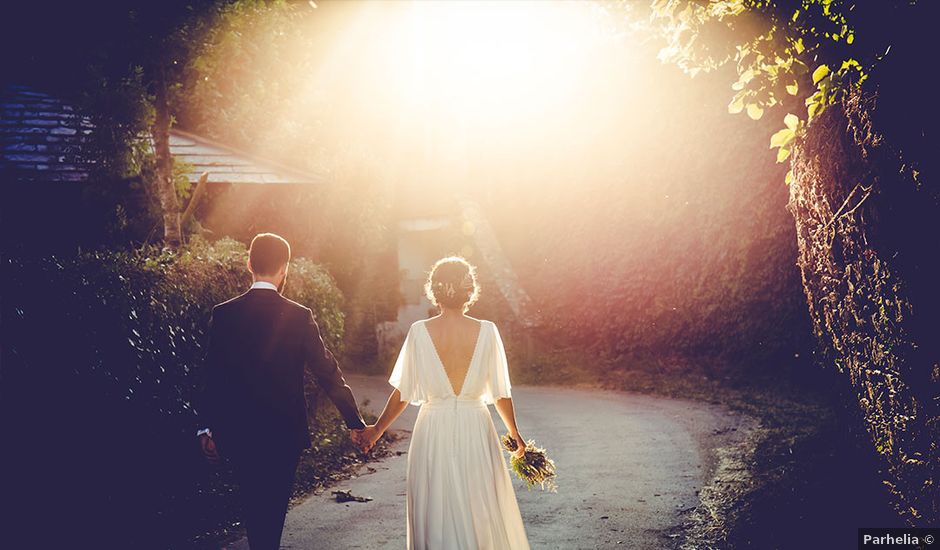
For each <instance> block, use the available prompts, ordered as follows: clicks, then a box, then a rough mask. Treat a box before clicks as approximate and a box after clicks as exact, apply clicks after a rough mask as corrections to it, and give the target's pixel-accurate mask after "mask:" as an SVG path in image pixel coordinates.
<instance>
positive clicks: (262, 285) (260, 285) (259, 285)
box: [251, 281, 277, 291]
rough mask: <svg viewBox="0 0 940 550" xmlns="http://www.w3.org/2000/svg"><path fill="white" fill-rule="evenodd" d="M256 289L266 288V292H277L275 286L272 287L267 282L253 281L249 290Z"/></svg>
mask: <svg viewBox="0 0 940 550" xmlns="http://www.w3.org/2000/svg"><path fill="white" fill-rule="evenodd" d="M256 288H266V289H268V290H275V291H276V290H277V287H276V286H274V285H272V284H271V283H269V282H267V281H255V282H254V283H252V285H251V289H252V290H254V289H256Z"/></svg>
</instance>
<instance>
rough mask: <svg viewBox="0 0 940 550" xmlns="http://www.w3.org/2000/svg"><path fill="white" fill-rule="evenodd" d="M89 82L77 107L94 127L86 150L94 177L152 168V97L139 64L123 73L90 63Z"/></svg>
mask: <svg viewBox="0 0 940 550" xmlns="http://www.w3.org/2000/svg"><path fill="white" fill-rule="evenodd" d="M88 72H89V74H88V78H89V84H88V85H87V86H86V87H85V88H84V90H83V91H82V92H81V94H80V95H79V97H78V107H79V108H80V110H81V111H82V112H83V113H84V114H86V115H87V116H88V117H89V118H90V120H91V123H92V125H93V126H94V128H95V131H92V132H91V133H89V134H88V141H87V145H86V146H87V150H85V151H86V154H87V155H88V156H89V157H91V158H93V159H95V163H94V170H95V176H96V179H102V180H114V179H121V180H124V179H129V178H135V177H140V176H142V175H146V174H148V173H150V172H151V171H152V169H153V148H152V147H151V143H150V139H149V132H150V127H151V125H152V123H153V118H154V108H153V99H152V97H151V96H150V94H149V93H148V92H147V80H146V78H145V75H144V71H143V69H142V68H141V67H140V66H139V65H135V66H133V67H131V68H130V69H129V70H127V71H126V72H124V73H118V74H112V73H108V72H107V71H106V70H104V69H103V68H102V67H100V66H97V65H94V64H92V65H91V66H89V67H88Z"/></svg>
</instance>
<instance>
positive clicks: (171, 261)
mask: <svg viewBox="0 0 940 550" xmlns="http://www.w3.org/2000/svg"><path fill="white" fill-rule="evenodd" d="M246 256H247V253H246V250H245V246H244V245H242V244H240V243H238V242H236V241H233V240H230V239H222V240H219V241H217V242H215V243H208V242H206V241H203V240H200V239H196V240H194V242H192V243H191V244H190V246H188V247H187V248H186V249H185V250H183V251H181V252H179V253H172V252H161V251H160V250H157V249H154V248H143V249H139V250H130V251H93V252H83V253H79V254H74V255H68V256H66V255H56V256H47V257H24V256H17V257H5V258H4V259H3V281H4V284H3V286H4V290H3V317H2V320H3V331H2V350H3V363H2V365H3V366H2V378H0V380H2V385H0V392H2V393H0V397H2V400H0V402H2V407H3V419H4V424H5V425H6V426H7V427H8V434H9V437H8V438H7V439H6V443H7V444H8V445H9V446H8V447H6V451H7V452H6V453H5V456H4V460H6V461H8V462H9V463H8V464H7V465H6V466H5V467H4V468H3V469H2V471H3V475H4V476H9V478H10V479H9V480H7V481H9V483H5V484H4V487H11V488H12V491H11V493H10V494H11V495H13V496H14V499H15V500H11V502H15V503H16V504H17V505H18V506H19V507H20V509H21V511H22V514H20V515H21V516H22V517H21V518H20V519H19V520H18V521H15V522H11V525H16V526H18V527H20V528H22V530H15V531H14V533H19V534H26V533H29V532H30V531H31V532H32V534H31V535H30V536H32V537H44V538H43V539H42V540H47V541H48V538H49V537H50V536H52V534H53V533H60V534H61V536H63V537H64V539H63V540H68V541H70V542H71V543H74V542H88V541H94V546H95V547H98V548H109V547H124V548H130V547H135V548H178V547H180V545H181V544H182V543H181V542H180V541H190V543H191V541H192V540H193V539H194V538H195V537H196V536H197V535H198V534H199V533H201V532H203V531H204V530H206V529H210V528H212V527H214V525H213V524H215V523H218V522H220V521H225V520H226V518H230V516H231V515H232V514H235V515H236V516H237V510H235V511H234V512H233V511H232V509H233V508H232V505H231V503H230V502H228V501H230V500H233V499H230V498H229V497H228V496H227V495H228V494H229V493H232V492H233V491H234V486H233V485H232V483H231V480H230V479H229V478H228V477H227V475H226V473H225V472H224V471H219V470H213V469H209V468H208V467H207V466H206V465H205V464H204V461H202V460H201V457H200V456H199V452H198V449H197V446H196V445H195V438H194V435H193V431H192V430H193V427H194V426H195V425H196V424H197V423H198V421H197V418H196V412H195V411H194V405H193V399H194V394H195V391H196V388H197V386H198V383H199V379H200V369H201V359H202V355H203V351H204V350H203V345H204V343H205V330H206V326H207V322H208V316H209V312H210V310H211V307H212V305H213V304H215V303H218V302H221V301H224V300H226V299H228V298H231V297H233V296H235V295H237V294H240V293H241V292H244V291H245V290H246V289H247V288H248V286H249V284H250V274H248V273H247V271H246V269H245V263H246V259H247V257H246ZM285 295H287V296H288V297H290V298H292V299H294V300H296V301H298V302H300V303H303V304H305V305H307V306H309V307H311V308H312V309H313V310H314V312H315V314H316V317H317V320H318V322H319V323H320V326H321V330H322V333H323V336H324V340H325V341H326V343H327V345H328V346H329V347H330V348H331V349H337V348H338V347H339V346H340V344H341V342H342V337H343V313H342V309H341V305H342V300H343V297H342V295H341V293H340V292H339V291H338V290H337V288H336V286H335V284H334V282H333V280H332V278H331V277H330V275H329V274H328V273H327V272H326V271H325V270H324V269H323V268H321V267H320V266H318V265H316V264H314V263H312V262H310V261H308V260H305V259H302V258H296V259H295V260H294V261H293V262H292V266H291V271H290V273H289V276H288V285H287V287H286V289H285ZM311 397H314V396H311ZM311 402H313V403H315V402H316V399H311ZM335 444H336V445H345V444H346V443H345V442H343V441H338V442H336V443H335ZM220 499H221V500H220ZM223 501H224V502H223ZM219 508H224V510H222V511H219V510H218V509H219ZM218 514H223V515H225V514H228V516H226V518H223V517H221V516H219V515H218ZM50 517H51V518H54V521H53V524H54V525H53V526H54V527H55V530H54V531H50V529H49V526H48V525H47V524H46V523H45V521H46V519H47V518H50ZM66 534H67V535H66ZM35 542H36V541H34V543H35Z"/></svg>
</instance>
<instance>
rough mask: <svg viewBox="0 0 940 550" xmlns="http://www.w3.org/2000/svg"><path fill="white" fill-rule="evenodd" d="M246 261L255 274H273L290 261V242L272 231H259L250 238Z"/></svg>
mask: <svg viewBox="0 0 940 550" xmlns="http://www.w3.org/2000/svg"><path fill="white" fill-rule="evenodd" d="M248 261H250V262H251V270H252V271H253V272H254V273H255V275H274V274H275V273H277V272H278V270H279V269H281V267H282V266H284V265H285V264H287V262H289V261H290V244H289V243H288V242H287V240H286V239H285V238H284V237H282V236H280V235H275V234H274V233H259V234H257V235H255V238H254V239H251V247H250V248H249V249H248Z"/></svg>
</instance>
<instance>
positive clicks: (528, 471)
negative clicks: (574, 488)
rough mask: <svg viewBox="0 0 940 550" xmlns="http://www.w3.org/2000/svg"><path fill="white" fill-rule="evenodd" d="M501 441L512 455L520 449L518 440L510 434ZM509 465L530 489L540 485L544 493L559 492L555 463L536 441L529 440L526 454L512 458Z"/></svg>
mask: <svg viewBox="0 0 940 550" xmlns="http://www.w3.org/2000/svg"><path fill="white" fill-rule="evenodd" d="M501 441H502V443H503V447H505V448H506V450H507V451H509V452H510V453H514V452H516V449H518V448H519V446H518V445H517V444H516V440H515V439H513V438H512V437H511V436H510V435H509V434H506V435H504V436H503V437H502V439H501ZM509 465H510V467H511V468H512V471H513V472H515V473H516V475H517V476H519V479H521V480H522V481H525V482H526V485H528V486H529V489H531V488H532V487H535V486H536V485H538V486H539V487H541V488H542V490H543V491H550V492H552V493H556V492H558V486H557V485H556V484H555V462H554V461H553V460H552V459H550V458H548V455H547V454H546V453H545V449H543V448H541V447H536V446H535V440H533V439H530V440H529V442H528V443H527V444H526V449H525V454H523V455H522V456H521V457H515V456H511V457H510V458H509Z"/></svg>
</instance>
